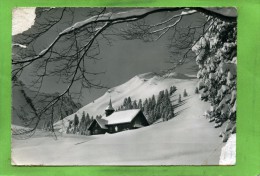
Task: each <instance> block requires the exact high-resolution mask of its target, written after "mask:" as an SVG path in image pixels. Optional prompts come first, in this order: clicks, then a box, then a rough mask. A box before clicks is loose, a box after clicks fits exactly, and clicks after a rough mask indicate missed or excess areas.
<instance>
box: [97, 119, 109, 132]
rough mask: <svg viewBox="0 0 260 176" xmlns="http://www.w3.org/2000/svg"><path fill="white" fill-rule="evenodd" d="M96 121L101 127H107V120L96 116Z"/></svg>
mask: <svg viewBox="0 0 260 176" xmlns="http://www.w3.org/2000/svg"><path fill="white" fill-rule="evenodd" d="M96 121H97V123H98V124H99V126H100V127H101V128H103V129H107V127H106V124H107V121H106V120H105V119H101V118H96Z"/></svg>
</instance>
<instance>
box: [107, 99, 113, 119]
mask: <svg viewBox="0 0 260 176" xmlns="http://www.w3.org/2000/svg"><path fill="white" fill-rule="evenodd" d="M113 112H115V109H114V108H113V106H112V102H111V98H110V101H109V103H108V107H107V108H106V109H105V113H106V117H107V116H110V115H111V114H112V113H113Z"/></svg>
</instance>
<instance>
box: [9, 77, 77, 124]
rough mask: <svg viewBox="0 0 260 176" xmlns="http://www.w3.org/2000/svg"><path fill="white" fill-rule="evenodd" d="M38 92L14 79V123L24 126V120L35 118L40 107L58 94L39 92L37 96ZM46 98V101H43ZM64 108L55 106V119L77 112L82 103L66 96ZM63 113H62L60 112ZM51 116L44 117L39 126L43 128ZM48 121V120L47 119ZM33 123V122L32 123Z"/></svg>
mask: <svg viewBox="0 0 260 176" xmlns="http://www.w3.org/2000/svg"><path fill="white" fill-rule="evenodd" d="M36 94H37V93H36V92H34V91H32V90H30V89H29V88H28V87H27V86H26V85H25V84H23V82H22V81H20V80H15V81H13V85H12V124H13V125H18V126H24V121H26V119H30V118H33V117H34V116H35V112H36V111H37V109H39V108H43V107H44V106H45V105H46V104H47V103H48V100H51V99H52V98H53V97H55V96H57V94H55V93H54V94H46V93H38V95H37V97H35V96H36ZM42 100H44V101H42ZM63 107H64V108H63V109H62V110H61V112H60V110H59V109H58V108H57V107H55V108H54V118H55V119H54V120H55V121H57V120H59V119H60V117H61V116H62V117H66V116H67V115H69V114H71V113H73V112H75V111H76V110H77V109H78V108H80V107H81V105H80V104H78V103H75V102H74V101H73V100H72V99H71V98H68V97H64V99H63ZM60 113H61V114H60ZM48 118H49V117H44V120H42V121H41V122H40V125H38V128H41V127H42V125H43V123H44V122H45V120H46V119H48ZM47 121H48V120H47ZM32 125H33V124H32Z"/></svg>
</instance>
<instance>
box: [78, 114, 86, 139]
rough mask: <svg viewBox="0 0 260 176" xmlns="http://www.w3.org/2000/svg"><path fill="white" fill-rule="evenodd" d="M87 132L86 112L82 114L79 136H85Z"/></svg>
mask: <svg viewBox="0 0 260 176" xmlns="http://www.w3.org/2000/svg"><path fill="white" fill-rule="evenodd" d="M85 130H86V116H85V111H83V113H82V117H81V119H80V123H79V134H81V135H82V134H84V133H85Z"/></svg>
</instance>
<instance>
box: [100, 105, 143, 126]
mask: <svg viewBox="0 0 260 176" xmlns="http://www.w3.org/2000/svg"><path fill="white" fill-rule="evenodd" d="M139 112H140V109H131V110H124V111H118V112H114V113H113V114H111V115H110V116H108V117H102V119H103V120H105V121H107V123H106V125H112V124H120V123H129V122H131V121H132V120H133V119H134V118H135V116H136V115H137V114H138V113H139Z"/></svg>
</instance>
